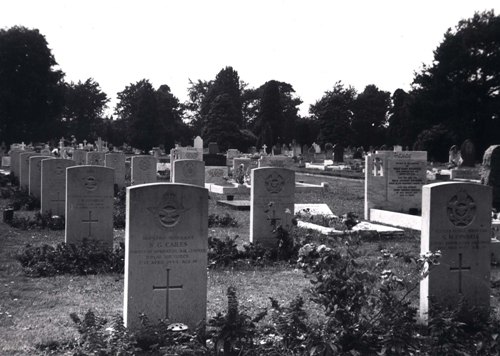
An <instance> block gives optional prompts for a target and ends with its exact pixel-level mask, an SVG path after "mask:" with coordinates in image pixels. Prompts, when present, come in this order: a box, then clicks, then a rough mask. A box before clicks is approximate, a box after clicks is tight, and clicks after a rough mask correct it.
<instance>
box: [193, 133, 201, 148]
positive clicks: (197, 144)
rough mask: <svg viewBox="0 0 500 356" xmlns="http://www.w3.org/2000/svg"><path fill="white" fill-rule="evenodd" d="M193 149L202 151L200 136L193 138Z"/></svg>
mask: <svg viewBox="0 0 500 356" xmlns="http://www.w3.org/2000/svg"><path fill="white" fill-rule="evenodd" d="M193 147H194V148H196V149H198V150H202V151H203V139H202V138H201V137H200V136H196V137H195V138H194V141H193Z"/></svg>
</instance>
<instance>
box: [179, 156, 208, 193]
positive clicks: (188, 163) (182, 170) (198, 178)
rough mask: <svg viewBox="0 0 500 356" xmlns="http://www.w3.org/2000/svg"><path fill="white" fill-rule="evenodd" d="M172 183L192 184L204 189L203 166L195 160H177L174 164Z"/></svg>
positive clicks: (201, 162)
mask: <svg viewBox="0 0 500 356" xmlns="http://www.w3.org/2000/svg"><path fill="white" fill-rule="evenodd" d="M174 165H175V168H174V170H173V171H174V172H175V174H173V175H172V183H185V184H193V185H197V186H199V187H202V188H204V187H205V164H204V163H203V161H199V160H197V159H178V160H176V161H175V162H174Z"/></svg>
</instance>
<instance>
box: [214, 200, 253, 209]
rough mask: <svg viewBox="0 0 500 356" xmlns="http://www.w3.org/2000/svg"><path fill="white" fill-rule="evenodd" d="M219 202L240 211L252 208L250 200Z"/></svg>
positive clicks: (218, 202) (218, 201)
mask: <svg viewBox="0 0 500 356" xmlns="http://www.w3.org/2000/svg"><path fill="white" fill-rule="evenodd" d="M217 204H218V205H222V206H226V207H229V208H231V209H235V210H240V211H245V210H250V200H217Z"/></svg>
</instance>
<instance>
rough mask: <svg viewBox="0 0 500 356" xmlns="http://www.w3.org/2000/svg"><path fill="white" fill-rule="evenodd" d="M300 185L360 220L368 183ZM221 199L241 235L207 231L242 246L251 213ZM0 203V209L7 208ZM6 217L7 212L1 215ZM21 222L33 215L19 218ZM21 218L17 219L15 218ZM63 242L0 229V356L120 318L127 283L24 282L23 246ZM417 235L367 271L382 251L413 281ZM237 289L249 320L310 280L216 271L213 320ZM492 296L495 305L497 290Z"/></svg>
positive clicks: (290, 273) (105, 279)
mask: <svg viewBox="0 0 500 356" xmlns="http://www.w3.org/2000/svg"><path fill="white" fill-rule="evenodd" d="M297 180H303V181H304V182H306V183H319V182H328V183H329V189H328V191H326V192H324V193H298V194H296V203H326V204H328V206H329V207H330V209H331V210H332V211H333V212H334V213H335V214H337V215H341V214H344V213H347V212H354V213H356V214H357V215H358V216H360V217H361V216H362V213H363V197H364V192H363V190H364V187H363V185H364V182H363V180H349V179H342V178H335V177H326V176H324V177H313V176H306V175H298V176H297ZM218 199H225V196H223V195H219V196H218V195H211V196H210V200H209V213H210V214H219V215H223V214H225V213H229V214H230V215H231V216H233V217H234V218H235V219H236V220H237V221H238V226H237V227H232V228H210V229H209V235H212V236H220V237H223V236H226V235H229V236H234V235H239V237H240V242H245V241H248V237H249V211H236V210H231V209H228V208H226V207H221V206H219V205H217V204H216V201H217V200H218ZM235 199H249V196H248V195H247V196H235ZM7 203H8V201H7V200H0V207H2V208H4V207H5V206H6V205H7ZM2 210H3V209H2ZM21 213H22V214H32V213H31V212H30V213H25V212H21ZM16 214H20V213H19V212H16ZM123 237H124V232H123V230H116V231H115V242H119V241H123ZM62 241H64V232H62V231H49V230H42V231H21V230H17V229H14V228H11V227H10V226H8V225H6V224H5V223H3V222H0V355H33V354H37V352H38V351H37V350H36V345H37V344H40V343H48V342H49V341H62V342H64V341H69V340H71V338H75V337H76V336H77V332H76V330H75V329H74V327H73V322H72V321H71V319H70V317H69V314H70V313H72V312H76V313H78V314H79V315H82V314H83V313H84V312H86V311H87V310H88V309H92V310H94V311H96V312H97V314H98V315H100V316H105V317H108V318H110V317H113V316H115V315H117V314H121V313H122V305H123V275H121V274H108V275H91V276H69V275H67V276H56V277H48V278H31V277H27V276H25V275H24V274H23V272H22V270H21V267H20V265H19V263H18V262H17V261H16V260H15V259H14V255H15V253H16V252H17V251H19V250H20V249H21V248H22V247H23V246H24V245H25V244H27V243H30V244H33V245H39V244H43V243H47V244H56V243H58V242H62ZM419 244H420V242H419V234H418V233H415V232H412V233H410V232H409V233H407V235H406V236H405V237H403V238H399V239H398V241H396V240H384V241H380V240H379V241H370V242H366V243H365V244H363V247H362V252H363V253H364V254H365V255H366V257H365V258H366V261H368V262H369V264H375V263H379V262H380V259H379V256H380V250H382V249H386V250H387V254H389V255H391V254H392V255H393V256H394V257H391V258H389V259H388V262H387V268H392V269H395V270H397V271H399V273H400V274H402V275H405V276H410V277H411V278H413V279H414V281H415V283H417V282H418V280H417V279H416V278H415V276H414V275H412V271H413V270H414V268H413V267H412V265H411V264H409V263H407V262H405V260H406V259H407V258H409V257H415V256H418V253H419V249H420V245H419ZM492 279H494V280H496V279H498V271H497V270H496V269H494V270H493V271H492ZM229 286H235V287H236V289H237V294H238V297H239V302H240V305H241V307H242V308H243V309H244V310H246V311H247V313H248V314H249V315H251V316H254V315H256V314H257V313H258V312H259V311H260V310H262V309H263V308H266V307H269V298H270V297H272V298H274V299H277V300H278V301H281V302H284V303H285V302H286V301H289V300H291V299H292V298H293V297H294V296H297V295H303V296H304V298H305V299H306V300H307V299H308V295H307V292H306V289H307V288H308V287H310V283H309V280H308V279H307V278H305V277H304V275H303V273H302V272H301V271H300V270H299V269H296V268H295V267H290V266H289V265H286V264H282V265H277V266H272V267H255V268H240V269H230V268H227V269H222V268H219V269H214V270H209V273H208V301H207V302H208V318H210V317H213V316H214V315H215V314H216V313H217V312H219V311H220V312H224V311H225V309H226V306H227V299H226V290H227V288H228V287H229ZM492 293H493V295H494V298H495V300H497V299H498V292H497V290H495V289H493V290H492ZM412 301H413V303H415V305H416V303H417V301H418V288H417V289H416V291H415V292H414V293H413V295H412ZM315 308H317V307H316V306H315V305H313V303H312V302H310V301H308V302H307V308H306V310H308V312H309V313H311V317H314V314H315V313H316V310H315Z"/></svg>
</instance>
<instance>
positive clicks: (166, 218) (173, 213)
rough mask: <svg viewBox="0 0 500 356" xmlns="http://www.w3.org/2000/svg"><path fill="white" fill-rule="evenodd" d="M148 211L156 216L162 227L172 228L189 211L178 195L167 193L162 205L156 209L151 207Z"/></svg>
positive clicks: (164, 195)
mask: <svg viewBox="0 0 500 356" xmlns="http://www.w3.org/2000/svg"><path fill="white" fill-rule="evenodd" d="M148 210H149V212H151V213H152V214H153V215H154V216H156V218H157V219H158V220H157V221H158V222H159V223H160V225H161V226H163V227H166V228H170V227H174V226H175V225H177V224H178V223H179V221H180V220H181V218H182V215H184V213H185V212H187V211H188V210H189V209H188V208H185V207H184V206H183V205H182V201H181V200H180V199H178V197H177V195H176V194H174V193H165V194H163V197H162V199H161V202H160V204H158V206H155V207H150V208H148Z"/></svg>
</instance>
